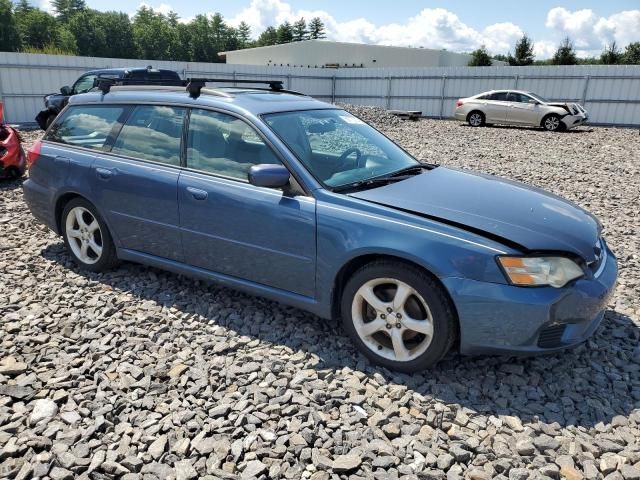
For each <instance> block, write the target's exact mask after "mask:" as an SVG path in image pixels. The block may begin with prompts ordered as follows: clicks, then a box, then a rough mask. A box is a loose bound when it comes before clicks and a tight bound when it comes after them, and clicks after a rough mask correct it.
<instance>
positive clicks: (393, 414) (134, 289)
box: [0, 107, 640, 480]
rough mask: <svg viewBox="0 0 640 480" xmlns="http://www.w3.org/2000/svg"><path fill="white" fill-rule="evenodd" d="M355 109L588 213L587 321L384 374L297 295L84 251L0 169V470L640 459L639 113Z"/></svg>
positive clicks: (428, 474) (552, 469)
mask: <svg viewBox="0 0 640 480" xmlns="http://www.w3.org/2000/svg"><path fill="white" fill-rule="evenodd" d="M352 109H353V111H354V112H355V113H356V114H358V115H360V116H362V117H364V118H365V119H367V120H369V121H371V122H372V123H374V124H376V125H377V126H378V127H379V128H381V129H382V130H383V131H384V132H385V133H387V134H388V135H389V136H391V137H392V138H393V139H395V140H396V141H398V142H399V143H400V144H402V145H403V146H404V147H405V148H407V149H408V150H410V151H411V152H412V153H414V154H415V155H416V156H418V157H419V158H421V159H423V160H425V161H430V162H437V163H442V164H445V165H453V166H458V167H464V168H473V169H477V170H481V171H485V172H490V173H495V174H499V175H504V176H507V177H511V178H515V179H518V180H522V181H524V182H527V183H530V184H534V185H538V186H540V187H543V188H546V189H549V190H551V191H553V192H555V193H558V194H560V195H563V196H566V197H567V198H570V199H572V200H574V201H576V202H577V203H579V204H581V205H582V206H584V207H586V208H588V209H589V210H591V211H592V212H594V213H595V214H597V215H598V216H599V218H600V219H601V220H602V222H603V223H604V225H605V231H606V236H607V238H608V240H609V243H610V245H611V247H612V248H613V250H614V251H615V252H616V254H617V255H618V257H619V260H620V283H619V286H618V288H617V292H616V295H615V297H614V298H613V299H612V302H611V305H610V306H609V310H608V311H607V314H606V317H605V321H604V322H603V324H602V326H601V327H600V328H599V329H598V331H597V332H596V334H595V336H594V337H593V338H592V339H591V340H589V341H588V342H587V343H586V344H584V345H582V346H580V347H578V348H576V349H574V350H571V351H567V352H563V353H561V354H556V355H551V356H544V357H536V358H528V359H509V358H500V357H482V358H461V357H459V356H457V355H455V354H452V355H450V356H449V357H447V359H445V360H444V361H443V362H442V363H440V364H439V365H438V366H437V367H435V368H434V369H432V370H430V371H426V372H424V373H423V374H420V375H413V376H407V375H402V374H396V373H393V372H389V371H386V370H384V369H380V368H377V367H374V366H372V365H370V364H369V363H368V362H367V361H366V360H365V359H364V358H363V357H362V356H361V355H359V354H358V353H357V352H356V351H355V350H354V348H353V347H352V346H351V344H350V342H349V341H348V339H347V338H346V337H345V335H344V334H343V333H342V332H341V331H340V329H339V328H338V327H337V325H336V324H334V323H332V322H324V321H321V320H319V319H317V318H315V317H314V316H312V315H309V314H307V313H305V312H301V311H299V310H296V309H292V308H288V307H284V306H281V305H278V304H275V303H272V302H269V301H266V300H263V299H259V298H255V297H250V296H247V295H244V294H241V293H238V292H235V291H232V290H229V289H225V288H220V287H217V286H215V285H209V284H205V283H202V282H198V281H194V280H191V279H188V278H183V277H180V276H176V275H173V274H170V273H166V272H162V271H159V270H155V269H152V268H146V267H142V266H138V265H131V264H124V265H122V266H121V267H120V268H118V269H117V270H115V271H113V272H111V273H108V274H104V275H100V274H90V273H84V272H81V271H79V270H78V269H77V268H76V267H75V266H74V264H73V263H72V262H71V258H70V256H69V255H68V254H67V253H66V252H65V251H64V248H63V245H62V241H61V239H60V238H58V237H56V236H55V235H54V234H53V233H51V232H49V231H48V230H47V229H45V228H44V227H42V226H39V225H37V224H36V223H35V222H34V221H33V219H32V218H31V216H30V214H29V212H28V210H27V208H26V206H25V204H24V203H23V200H22V191H21V188H20V182H13V183H7V182H4V183H2V184H0V192H1V193H0V478H4V477H14V478H32V477H41V478H44V477H47V476H48V477H49V478H51V479H55V480H57V479H67V478H96V479H104V478H126V479H134V478H144V479H155V478H158V479H170V478H176V479H193V478H197V477H202V478H222V479H227V478H229V479H230V478H273V479H277V478H290V479H299V478H305V479H307V478H312V479H313V480H321V479H328V478H375V479H387V478H389V479H395V478H403V479H415V478H421V479H422V478H445V477H446V478H448V479H456V478H467V479H478V480H479V479H485V478H501V479H504V478H509V479H515V480H524V479H527V478H532V479H533V478H540V479H542V478H559V477H565V478H568V479H572V480H574V479H580V478H587V479H596V478H607V479H623V478H624V479H628V480H631V479H640V408H639V403H640V375H639V366H640V365H639V364H640V348H638V347H637V344H638V339H639V338H640V331H639V330H638V327H639V326H640V323H639V322H640V302H639V301H638V297H639V296H640V283H639V280H638V278H639V277H640V266H639V262H640V258H639V254H640V245H639V244H638V236H637V235H638V227H639V220H638V206H639V203H640V202H639V201H638V200H639V199H638V195H639V192H640V137H639V136H638V132H637V131H633V130H622V129H604V128H588V127H582V128H579V129H577V130H575V131H573V132H569V133H563V134H553V133H546V132H543V131H538V130H533V129H521V128H498V127H494V128H482V129H472V128H470V127H467V126H464V125H462V124H460V123H454V122H444V121H433V120H423V121H419V122H401V121H399V120H397V119H395V118H393V117H389V116H387V115H385V114H383V113H382V112H381V111H380V110H377V109H364V108H361V107H353V108H352ZM36 136H37V134H29V133H26V134H25V140H26V142H27V143H28V142H30V141H33V140H34V138H35V137H36Z"/></svg>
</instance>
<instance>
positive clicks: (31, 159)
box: [27, 140, 42, 168]
mask: <svg viewBox="0 0 640 480" xmlns="http://www.w3.org/2000/svg"><path fill="white" fill-rule="evenodd" d="M41 148H42V142H41V141H40V140H38V141H37V142H36V143H34V144H33V146H32V147H31V148H30V149H29V150H27V167H29V168H31V167H32V166H33V164H34V163H36V160H38V157H39V156H40V149H41Z"/></svg>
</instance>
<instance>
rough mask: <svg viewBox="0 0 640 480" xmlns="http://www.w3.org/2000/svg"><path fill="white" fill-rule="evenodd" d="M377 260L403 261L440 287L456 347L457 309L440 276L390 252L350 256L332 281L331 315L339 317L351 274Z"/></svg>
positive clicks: (457, 335)
mask: <svg viewBox="0 0 640 480" xmlns="http://www.w3.org/2000/svg"><path fill="white" fill-rule="evenodd" d="M379 260H390V261H394V262H399V263H404V264H405V265H407V266H410V267H413V268H417V269H419V270H421V271H422V272H423V273H425V274H426V275H428V276H429V277H430V278H431V279H432V280H433V281H434V282H435V283H436V284H437V285H438V286H439V287H440V288H441V289H442V292H443V293H444V296H445V298H446V299H447V301H448V302H449V306H450V307H451V311H452V312H453V314H454V317H455V327H456V340H455V346H456V348H458V344H459V341H460V319H459V318H458V310H457V309H456V304H455V302H454V301H453V298H451V294H450V293H449V290H447V288H446V286H445V285H444V283H442V281H441V280H440V278H438V276H437V275H436V274H434V273H433V272H432V271H431V270H430V269H429V268H427V267H425V266H424V265H421V264H419V263H417V262H415V261H413V260H410V259H407V258H405V257H402V256H399V255H395V254H391V253H366V254H362V255H358V256H356V257H353V258H351V259H350V260H349V261H348V262H347V263H345V264H344V265H343V266H342V267H341V268H340V270H339V271H338V272H337V274H336V276H335V279H334V282H333V289H332V292H331V316H332V318H339V317H340V303H341V301H342V292H343V290H344V287H345V285H346V283H347V281H348V280H349V278H351V276H352V275H353V274H354V273H355V272H357V271H358V270H359V269H360V268H362V267H364V266H365V265H367V264H369V263H371V262H374V261H379Z"/></svg>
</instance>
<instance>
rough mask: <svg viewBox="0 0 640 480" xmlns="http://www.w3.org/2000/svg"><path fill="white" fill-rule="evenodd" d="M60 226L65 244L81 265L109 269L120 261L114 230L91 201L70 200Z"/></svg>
mask: <svg viewBox="0 0 640 480" xmlns="http://www.w3.org/2000/svg"><path fill="white" fill-rule="evenodd" d="M80 219H82V221H83V222H84V225H83V224H81V223H80ZM94 222H95V223H94ZM60 226H61V230H62V236H63V238H64V244H65V247H66V248H67V250H68V251H69V253H71V256H72V257H73V260H74V261H75V262H76V263H77V264H78V266H79V267H80V268H82V269H84V270H89V271H91V272H105V271H107V270H109V269H111V268H112V267H114V266H115V265H116V263H117V261H118V259H117V256H116V247H115V245H114V243H113V240H112V238H111V234H110V233H109V230H108V229H107V225H106V224H105V223H104V220H103V219H102V217H101V216H100V214H99V213H98V211H97V210H96V208H95V207H94V206H93V205H92V204H91V203H89V202H88V201H86V200H85V199H83V198H74V199H72V200H70V201H69V203H67V204H66V205H65V207H64V209H63V211H62V218H61V221H60ZM92 242H93V243H92ZM83 252H84V255H83Z"/></svg>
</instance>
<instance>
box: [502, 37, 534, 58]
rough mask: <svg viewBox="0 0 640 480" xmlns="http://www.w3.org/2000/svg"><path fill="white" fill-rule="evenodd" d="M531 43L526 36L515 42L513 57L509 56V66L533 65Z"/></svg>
mask: <svg viewBox="0 0 640 480" xmlns="http://www.w3.org/2000/svg"><path fill="white" fill-rule="evenodd" d="M533 60H534V54H533V41H532V40H531V38H529V37H528V36H527V35H526V34H525V35H523V36H522V38H521V39H520V40H518V41H517V43H516V46H515V48H514V52H513V56H511V54H509V57H508V62H509V65H515V66H523V65H531V64H533Z"/></svg>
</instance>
